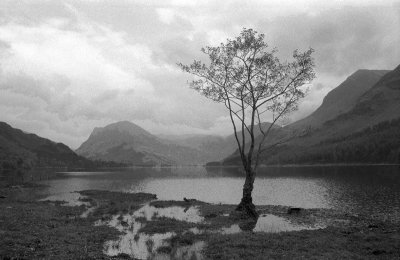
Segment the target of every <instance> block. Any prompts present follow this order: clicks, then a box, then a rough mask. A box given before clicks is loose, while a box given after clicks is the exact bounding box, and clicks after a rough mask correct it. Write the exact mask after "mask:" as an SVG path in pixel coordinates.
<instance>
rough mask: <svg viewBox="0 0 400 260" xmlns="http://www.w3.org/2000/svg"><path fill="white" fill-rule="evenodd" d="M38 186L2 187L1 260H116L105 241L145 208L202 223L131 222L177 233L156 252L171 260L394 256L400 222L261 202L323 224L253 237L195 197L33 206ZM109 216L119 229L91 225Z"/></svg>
mask: <svg viewBox="0 0 400 260" xmlns="http://www.w3.org/2000/svg"><path fill="white" fill-rule="evenodd" d="M42 187H43V186H41V185H37V184H29V183H26V184H24V185H21V186H20V187H17V188H15V187H14V188H13V187H4V188H0V195H2V196H4V197H5V198H2V199H0V207H1V209H0V235H1V236H2V237H3V238H4V239H3V240H2V241H1V242H0V256H1V257H2V258H7V257H10V258H29V259H32V258H33V259H37V258H53V259H65V258H69V259H71V258H81V259H82V258H85V259H111V258H112V259H120V258H123V257H124V258H128V257H129V255H126V254H123V253H121V254H120V255H116V256H115V257H117V258H115V257H113V256H109V255H106V254H104V252H103V250H105V249H104V248H105V243H107V241H117V240H118V239H119V238H120V237H121V236H122V235H123V234H124V232H125V231H126V230H125V229H123V227H124V225H126V223H129V216H133V215H135V214H138V213H137V212H140V210H141V208H142V207H143V205H148V208H150V209H152V210H159V213H157V214H167V213H165V212H169V209H170V208H174V209H175V210H176V209H181V208H182V209H186V210H187V211H186V212H184V211H182V212H184V213H182V212H181V213H182V214H183V216H187V215H188V214H189V213H190V214H192V215H193V216H192V215H190V214H189V215H188V216H189V217H196V218H195V220H196V221H197V220H199V219H200V220H201V221H199V222H196V221H194V222H193V221H192V222H191V219H185V218H183V219H179V217H178V219H176V218H171V217H168V216H169V215H168V214H175V213H173V212H172V213H171V212H169V213H168V214H167V215H165V216H167V217H156V216H155V217H154V218H151V219H146V218H143V217H137V218H136V219H135V221H136V222H135V223H136V224H137V223H140V225H142V227H141V228H140V229H139V231H140V232H139V233H138V234H137V235H140V234H144V236H147V237H151V238H154V237H157V236H155V235H157V234H170V233H171V234H172V233H174V234H175V235H173V236H171V237H169V238H166V240H165V245H163V246H160V247H159V248H158V249H157V250H156V251H155V252H152V253H154V254H164V255H167V256H168V255H169V256H174V254H175V256H177V255H176V254H178V253H179V252H181V251H179V250H182V248H184V249H185V248H186V249H185V250H192V249H193V248H194V245H196V246H197V247H199V248H200V249H199V248H198V253H199V255H198V256H199V257H202V258H203V259H215V258H218V259H243V258H244V259H258V258H262V257H270V258H302V257H304V258H328V259H330V258H331V259H333V258H363V259H368V258H376V257H382V258H396V257H400V228H399V222H400V220H398V222H393V221H389V220H377V219H372V218H371V217H369V216H365V215H350V214H346V213H343V212H338V211H335V210H330V209H302V210H301V212H300V213H299V214H288V207H285V206H273V205H265V206H257V210H258V212H259V213H260V215H261V216H264V217H268V216H275V217H276V218H279V219H285V220H288V221H289V222H290V223H291V224H293V225H297V226H301V225H306V226H307V225H311V224H312V223H314V224H315V223H322V224H324V227H323V228H320V229H304V230H299V231H287V232H273V233H271V232H257V231H250V230H251V227H252V225H255V224H256V223H254V221H249V219H243V218H242V217H241V216H240V214H237V213H236V212H235V211H234V207H235V205H224V204H208V203H206V202H201V201H196V200H193V201H190V202H185V201H160V200H157V199H156V197H155V195H153V194H147V193H135V194H129V193H121V192H109V191H97V190H91V191H80V192H79V193H80V194H81V195H82V198H81V199H79V200H80V201H81V202H84V203H86V206H85V205H80V206H63V205H62V204H63V202H61V201H38V199H43V195H39V192H38V191H40V189H41V188H42ZM89 208H93V210H92V211H91V212H89V213H88V214H87V217H84V218H82V217H81V215H82V213H84V212H85V211H87V210H88V209H89ZM164 211H165V212H164ZM192 211H193V212H195V213H196V214H197V215H196V214H194V213H193V212H192ZM160 212H161V213H160ZM163 212H164V213H163ZM141 214H142V213H141ZM143 214H144V213H143ZM146 214H147V213H146ZM185 214H186V215H185ZM143 216H145V215H143ZM160 216H161V215H160ZM127 217H128V218H127ZM112 219H115V221H117V222H118V221H119V222H118V223H120V224H121V225H120V227H121V228H120V229H118V228H116V227H112V226H110V225H108V224H105V225H97V226H96V225H94V223H96V222H98V221H100V222H101V221H103V222H104V223H109V222H107V221H110V220H112ZM279 219H278V220H279ZM232 227H235V228H236V229H233V231H229V232H231V233H229V232H228V233H225V234H224V233H221V232H220V231H221V230H225V229H227V230H229V228H232ZM238 228H239V229H238ZM242 228H243V230H242ZM246 228H247V229H249V231H246ZM253 229H254V226H253ZM154 241H156V240H154ZM154 241H153V244H154V243H155V242H154ZM152 247H154V248H155V247H156V243H155V244H154V245H153V246H152ZM193 250H194V249H193ZM190 252H192V251H190ZM193 252H195V251H193ZM1 257H0V258H1Z"/></svg>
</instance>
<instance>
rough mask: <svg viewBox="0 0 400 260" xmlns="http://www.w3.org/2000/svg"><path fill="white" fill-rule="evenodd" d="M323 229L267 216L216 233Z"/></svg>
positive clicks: (319, 226) (318, 226)
mask: <svg viewBox="0 0 400 260" xmlns="http://www.w3.org/2000/svg"><path fill="white" fill-rule="evenodd" d="M321 228H325V227H324V226H322V225H303V224H295V223H292V222H290V221H289V220H288V219H285V218H282V217H278V216H275V215H271V214H267V215H263V216H261V217H259V218H258V220H257V222H250V223H244V224H243V225H238V224H234V225H232V226H230V227H226V228H222V229H220V230H219V231H218V232H220V233H222V234H236V233H240V232H243V231H253V232H265V233H279V232H288V231H300V230H315V229H321Z"/></svg>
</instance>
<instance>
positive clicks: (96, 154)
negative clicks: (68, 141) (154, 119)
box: [76, 121, 234, 166]
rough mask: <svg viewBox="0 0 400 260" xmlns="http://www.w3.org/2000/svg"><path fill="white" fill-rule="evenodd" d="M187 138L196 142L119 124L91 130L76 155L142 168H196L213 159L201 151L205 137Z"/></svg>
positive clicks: (214, 154)
mask: <svg viewBox="0 0 400 260" xmlns="http://www.w3.org/2000/svg"><path fill="white" fill-rule="evenodd" d="M188 138H189V139H190V138H194V139H199V140H198V141H194V142H190V141H188V140H186V139H185V138H183V139H182V138H181V139H180V138H175V140H173V139H174V138H172V139H171V138H169V139H164V138H161V137H158V136H156V135H153V134H151V133H149V132H148V131H146V130H144V129H143V128H141V127H140V126H138V125H136V124H134V123H132V122H129V121H121V122H116V123H113V124H110V125H107V126H105V127H103V128H98V127H97V128H95V129H94V130H93V132H92V134H91V135H90V136H89V138H88V140H87V141H85V142H84V143H83V144H82V145H81V146H80V147H79V148H78V149H77V150H76V152H77V153H78V154H80V155H82V156H84V157H86V158H90V159H97V160H107V161H115V162H123V163H128V164H131V165H143V166H155V165H199V164H204V163H206V162H207V161H209V160H213V159H214V156H216V153H213V152H210V151H212V149H204V147H202V145H207V143H210V142H209V141H207V140H208V139H209V137H206V138H205V139H204V138H203V137H201V136H197V135H191V136H188ZM178 139H179V140H178ZM217 139H218V138H217ZM214 140H215V139H214ZM203 141H204V143H203ZM212 143H213V142H212V141H211V144H212ZM233 151H234V148H232V149H231V150H229V152H224V151H223V152H222V155H220V157H219V158H220V159H222V158H224V157H226V156H227V155H228V154H230V153H232V152H233ZM219 152H220V151H219Z"/></svg>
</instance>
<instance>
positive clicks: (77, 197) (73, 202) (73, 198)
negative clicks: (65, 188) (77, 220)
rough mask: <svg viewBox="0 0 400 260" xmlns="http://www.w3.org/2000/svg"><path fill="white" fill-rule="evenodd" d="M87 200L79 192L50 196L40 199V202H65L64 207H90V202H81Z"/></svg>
mask: <svg viewBox="0 0 400 260" xmlns="http://www.w3.org/2000/svg"><path fill="white" fill-rule="evenodd" d="M84 198H86V197H85V196H82V195H81V194H79V193H78V192H66V193H59V194H54V195H51V196H48V197H46V198H44V199H40V200H39V201H63V202H64V203H62V204H61V205H62V206H70V207H74V206H82V205H84V206H90V204H89V202H86V201H81V199H84Z"/></svg>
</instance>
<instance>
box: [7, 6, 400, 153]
mask: <svg viewBox="0 0 400 260" xmlns="http://www.w3.org/2000/svg"><path fill="white" fill-rule="evenodd" d="M399 7H400V5H399V2H398V1H387V2H386V1H385V5H383V3H381V2H380V1H361V0H359V1H347V2H346V5H345V4H344V3H343V2H342V1H339V0H337V1H335V0H333V1H329V2H326V1H324V2H323V3H321V1H316V0H315V1H261V0H259V1H258V0H252V1H239V0H231V1H224V2H216V1H176V0H171V1H145V2H144V1H134V0H129V1H128V0H126V1H120V2H118V3H114V2H110V1H102V0H99V1H77V0H67V1H63V2H58V1H35V2H31V1H21V2H20V4H19V5H18V6H17V5H13V4H12V2H11V1H10V2H7V1H5V2H4V3H2V4H1V5H0V18H1V19H0V91H1V95H0V120H4V121H6V122H9V123H11V124H12V125H13V126H15V127H19V128H22V129H24V130H26V131H30V132H35V133H38V134H40V135H42V136H44V137H47V138H50V139H53V140H55V141H62V142H65V143H67V144H68V145H71V146H72V147H74V148H75V147H77V146H79V145H80V143H82V141H84V139H85V138H87V136H88V135H89V134H90V132H91V130H92V129H93V128H94V127H96V126H104V125H106V124H108V123H111V122H115V121H119V120H130V121H132V122H135V123H138V124H139V125H142V126H143V127H145V128H146V129H148V130H149V131H150V132H154V133H169V134H172V133H183V132H184V133H207V134H210V133H217V134H229V133H230V132H231V126H230V120H228V119H229V118H227V117H226V115H227V114H226V111H225V108H224V107H223V106H221V105H220V104H216V103H213V102H211V101H209V100H207V99H205V98H204V97H202V96H200V95H199V94H198V93H196V92H195V91H194V90H191V89H189V88H188V86H187V85H186V81H188V80H190V76H189V75H185V74H184V73H182V72H181V71H180V70H179V68H178V67H177V66H176V63H177V62H183V63H190V62H191V61H193V59H205V56H204V55H202V54H201V52H200V49H201V47H203V46H206V45H214V44H218V43H219V42H221V41H225V39H226V38H228V37H229V38H231V37H234V36H235V35H237V34H238V33H239V32H240V30H241V29H242V28H243V27H247V28H250V27H251V28H255V29H256V30H258V31H259V32H262V33H265V34H266V39H267V41H268V42H269V44H270V45H271V46H276V47H278V48H279V50H280V55H281V57H282V58H283V59H286V58H287V57H289V56H290V55H291V53H292V51H293V50H294V49H297V48H299V49H306V48H308V47H310V46H311V47H313V48H314V49H315V50H316V52H315V58H316V64H317V68H316V69H317V79H316V80H315V81H314V86H313V87H312V88H311V91H310V93H309V95H308V97H307V98H306V99H305V100H304V101H303V102H302V104H301V105H300V109H299V111H297V112H296V113H294V114H293V116H292V120H296V119H300V118H302V117H304V116H305V115H307V114H309V113H311V112H312V111H313V110H314V109H316V108H317V107H318V105H319V104H320V103H321V102H322V98H323V97H324V95H326V93H327V92H328V91H329V90H331V89H332V88H334V87H336V86H338V85H339V84H340V82H341V81H343V80H344V79H345V78H346V77H347V76H348V75H349V74H351V73H353V72H354V71H355V70H357V69H359V68H370V69H376V68H378V69H390V68H393V67H395V66H396V65H397V63H398V62H399V60H400V50H399V48H398V46H400V34H399V32H398V28H399V27H400V11H399V10H400V8H399Z"/></svg>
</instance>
